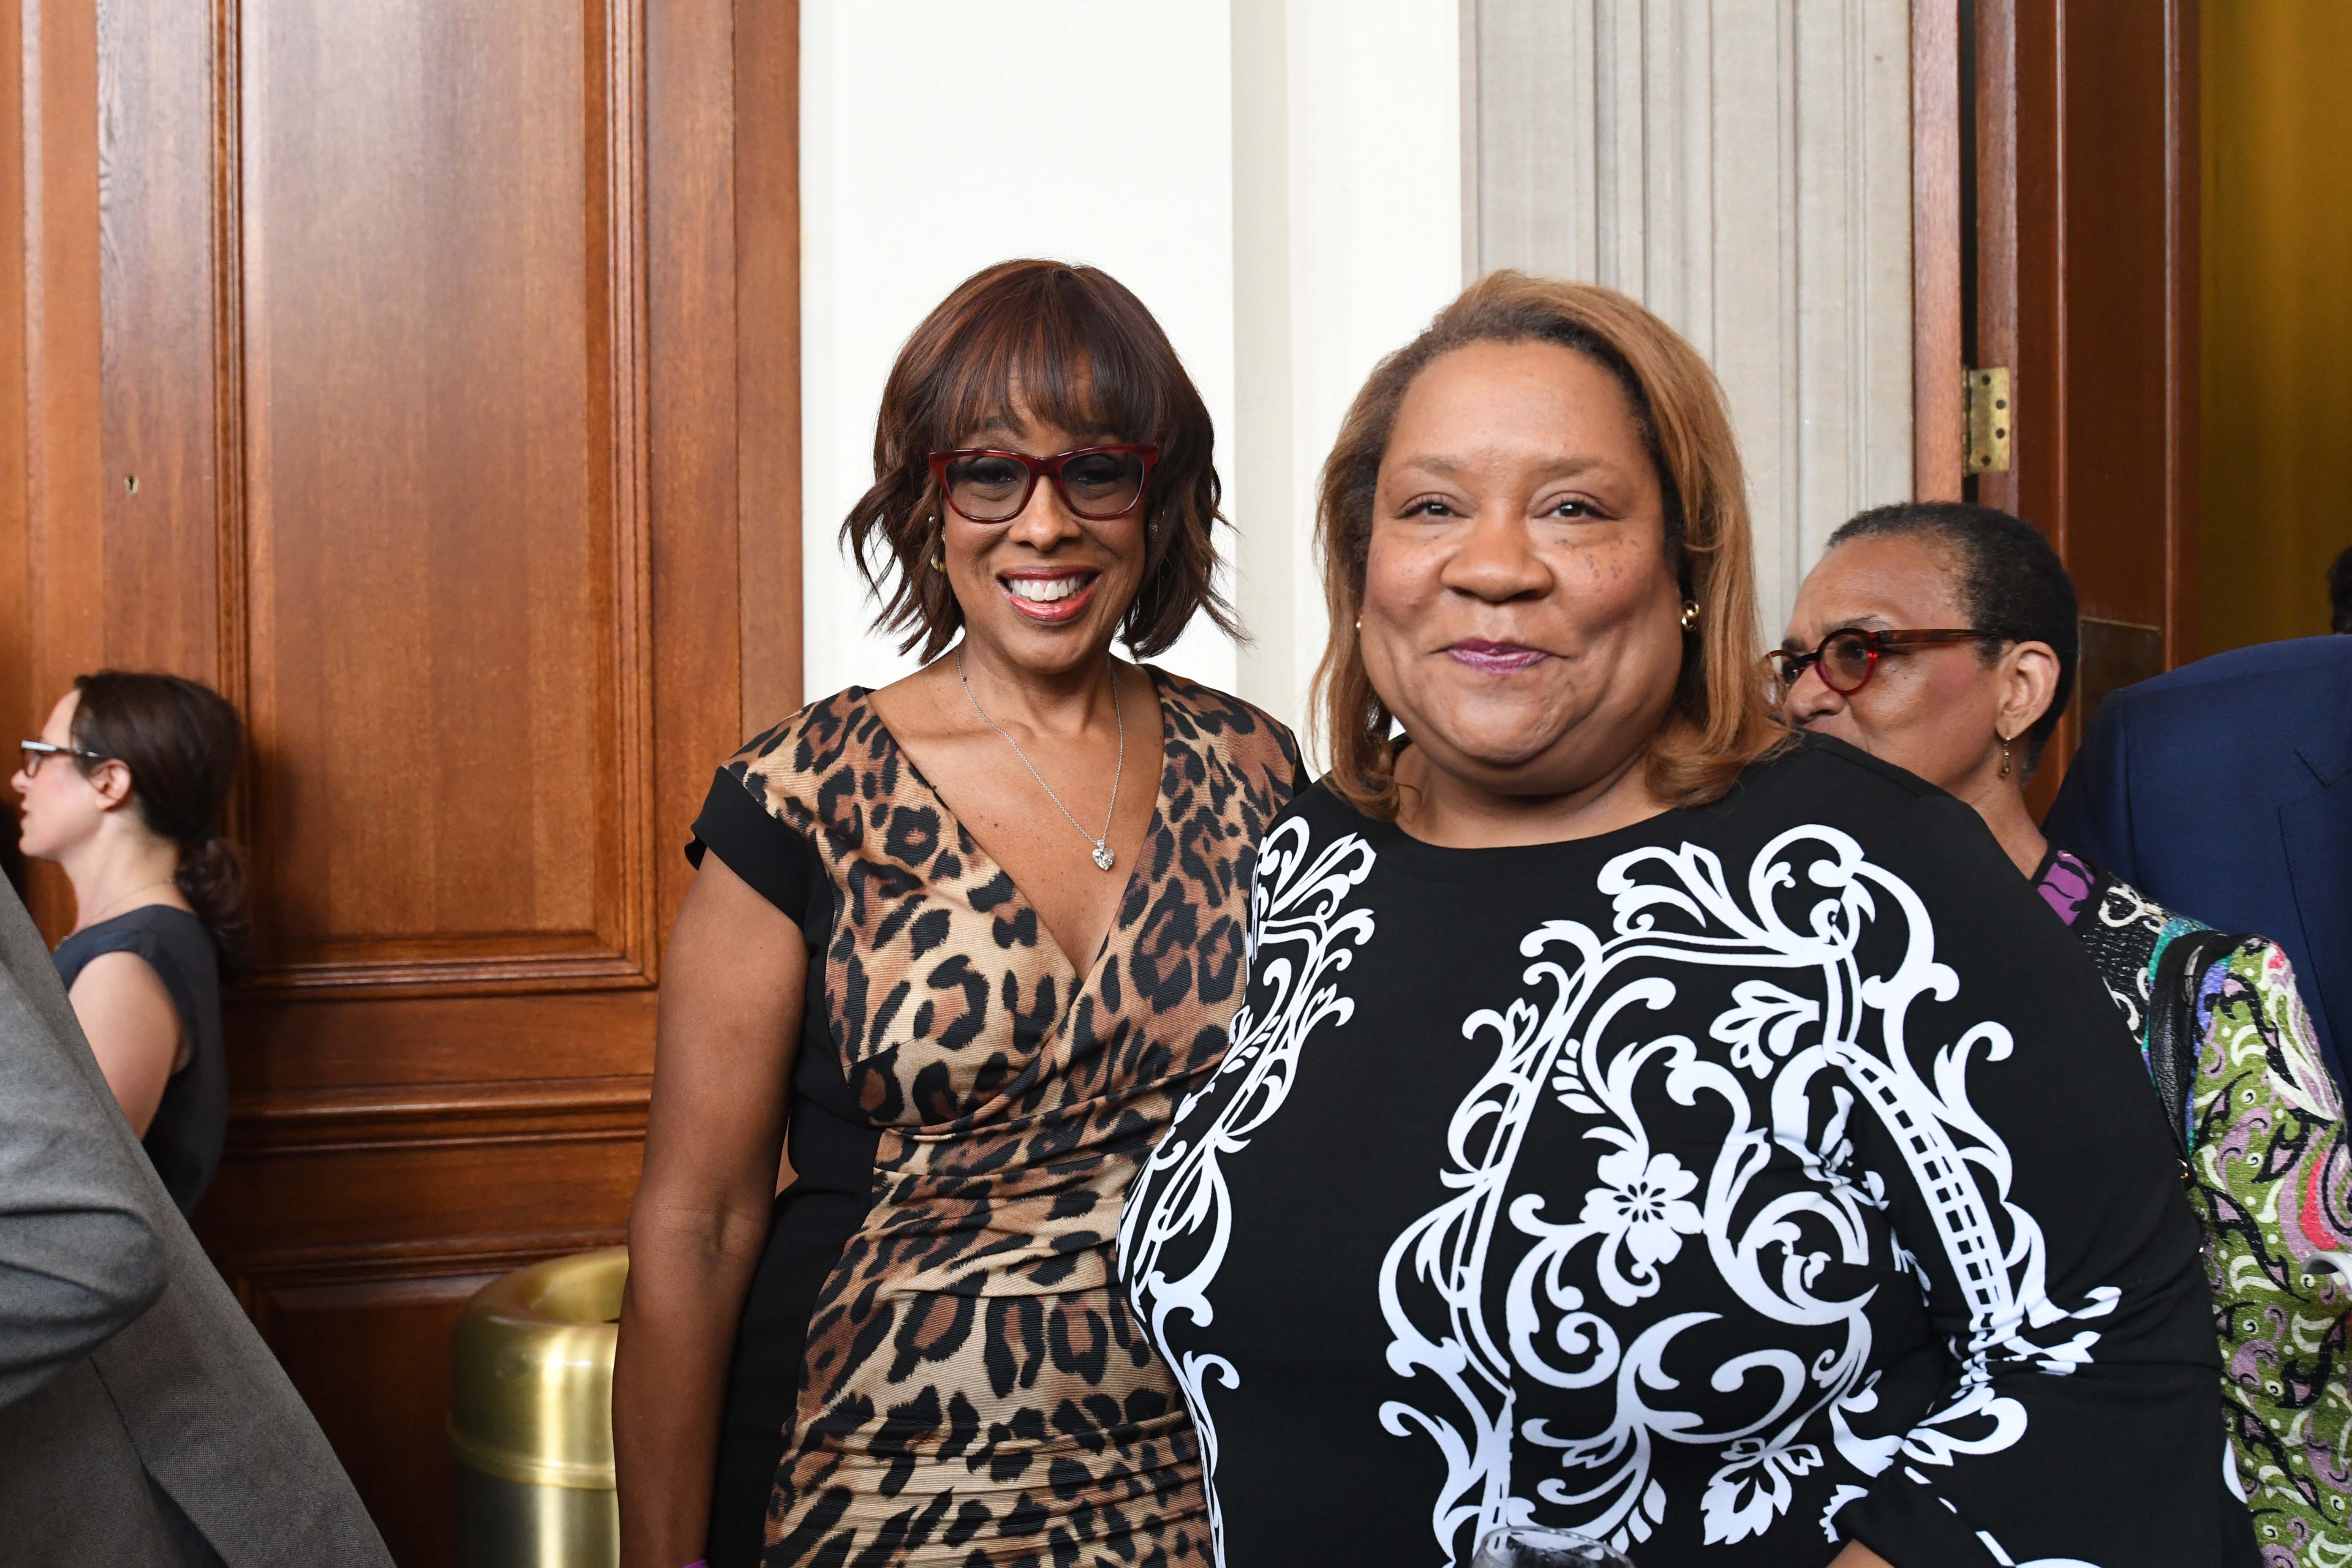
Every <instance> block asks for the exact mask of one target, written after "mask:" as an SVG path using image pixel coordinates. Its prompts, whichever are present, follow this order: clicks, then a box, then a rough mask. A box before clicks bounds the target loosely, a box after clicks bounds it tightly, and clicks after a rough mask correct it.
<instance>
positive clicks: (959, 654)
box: [956, 643, 1127, 871]
mask: <svg viewBox="0 0 2352 1568" xmlns="http://www.w3.org/2000/svg"><path fill="white" fill-rule="evenodd" d="M1104 657H1105V658H1108V657H1109V656H1108V655H1105V656H1104ZM956 679H958V680H961V681H962V682H963V694H964V699H965V700H967V701H969V702H970V703H971V710H972V711H973V712H975V713H977V714H979V715H980V721H981V722H982V723H983V724H985V725H987V726H988V727H989V728H990V729H992V730H993V731H996V732H997V733H998V734H999V735H1003V736H1004V743H1005V744H1006V745H1008V746H1010V747H1012V748H1013V755H1014V756H1016V757H1018V758H1020V759H1021V765H1022V766H1023V767H1024V768H1027V769H1028V770H1029V776H1030V777H1031V778H1033V779H1035V780H1036V781H1037V787H1038V788H1039V789H1042V790H1044V791H1045V798H1046V799H1047V800H1050V801H1052V802H1053V803H1054V809H1055V810H1056V811H1058V812H1060V813H1061V814H1062V815H1063V816H1069V817H1070V826H1073V827H1075V828H1076V829H1077V830H1078V837H1081V838H1084V839H1085V840H1086V841H1087V843H1089V844H1091V845H1093V846H1094V847H1095V855H1094V859H1095V864H1096V865H1097V866H1099V867H1100V868H1103V869H1104V870H1106V871H1108V870H1109V869H1110V868H1111V863H1112V862H1113V861H1115V860H1117V859H1118V856H1116V855H1114V854H1112V853H1111V852H1110V825H1111V822H1112V820H1113V819H1114V818H1116V817H1117V816H1118V781H1119V780H1120V779H1122V778H1124V777H1125V776H1126V774H1127V716H1126V715H1125V714H1124V713H1121V712H1120V711H1119V706H1118V667H1117V666H1116V665H1114V666H1112V667H1111V668H1110V711H1111V719H1112V721H1113V722H1115V723H1116V724H1118V769H1117V770H1116V771H1115V772H1113V773H1112V774H1111V775H1110V810H1108V811H1107V812H1105V813H1104V814H1103V830H1102V836H1101V837H1096V836H1095V835H1094V834H1091V833H1088V832H1087V825H1086V824H1085V823H1083V822H1080V821H1079V820H1078V819H1077V818H1076V817H1075V816H1070V808H1069V807H1068V806H1066V805H1063V804H1062V797H1061V796H1060V795H1055V793H1054V786H1053V785H1052V784H1047V783H1046V782H1045V774H1043V773H1039V772H1038V771H1037V764H1036V763H1033V762H1031V761H1030V760H1029V753H1028V752H1024V751H1023V750H1022V749H1021V742H1018V741H1016V740H1014V739H1013V737H1012V736H1010V735H1005V734H1004V726H1003V725H1002V724H1000V723H998V722H997V721H995V720H993V719H992V718H990V717H989V716H988V710H987V709H985V708H982V706H981V705H980V699H979V698H977V697H975V696H973V695H972V690H971V678H970V677H968V676H966V675H965V674H964V672H963V645H962V644H961V643H959V644H957V645H956Z"/></svg>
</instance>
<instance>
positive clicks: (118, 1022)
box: [66, 952, 184, 1138]
mask: <svg viewBox="0 0 2352 1568" xmlns="http://www.w3.org/2000/svg"><path fill="white" fill-rule="evenodd" d="M66 997H67V999H68V1001H70V1002H71V1003H72V1004H73V1010H74V1016H75V1017H76V1018H77V1019H79V1021H80V1023H81V1032H82V1033H83V1034H84V1035H86V1036H88V1037H89V1051H90V1055H92V1056H94V1057H96V1058H98V1070H99V1071H100V1072H102V1073H104V1074H105V1075H106V1087H107V1088H109V1089H112V1090H113V1091H114V1102H115V1103H116V1104H117V1105H120V1106H121V1107H122V1114H123V1116H124V1117H125V1118H127V1119H128V1120H129V1121H130V1122H131V1131H133V1132H135V1133H137V1134H138V1135H139V1136H140V1137H142V1138H144V1137H145V1136H147V1127H148V1124H149V1123H150V1122H152V1121H154V1120H155V1108H156V1107H157V1106H159V1105H161V1104H162V1103H163V1086H164V1085H165V1084H167V1083H169V1082H171V1080H172V1069H173V1067H175V1066H177V1065H178V1063H179V1059H180V1046H181V1044H182V1040H181V1036H182V1034H183V1033H184V1029H183V1026H182V1025H181V1022H180V1010H179V1009H178V1008H177V1007H174V1006H173V1005H172V994H171V993H170V992H169V991H166V990H164V989H163V977H162V976H161V975H159V974H157V973H155V970H154V967H153V966H152V964H150V963H148V962H147V961H146V960H145V959H143V958H142V957H140V956H139V955H138V954H137V953H135V952H101V953H100V954H99V955H98V956H97V957H96V958H93V959H91V960H90V961H89V963H86V964H84V965H83V966H82V971H81V973H79V974H78V975H76V976H75V977H74V983H73V989H72V990H70V991H68V992H67V993H66Z"/></svg>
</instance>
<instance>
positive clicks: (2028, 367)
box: [1964, 0, 2198, 808]
mask: <svg viewBox="0 0 2352 1568" xmlns="http://www.w3.org/2000/svg"><path fill="white" fill-rule="evenodd" d="M1964 3H1969V4H1971V5H1972V21H1973V24H1974V26H1973V46H1974V61H1973V86H1974V89H1975V90H1974V110H1975V116H1976V125H1975V127H1974V132H1975V135H1974V151H1975V162H1976V169H1975V183H1976V189H1975V210H1974V217H1975V235H1974V243H1975V263H1976V265H1975V269H1974V277H1973V282H1974V299H1973V301H1972V306H1973V309H1972V312H1971V314H1972V320H1971V321H1969V327H1970V329H1971V331H1972V333H1973V340H1974V341H1973V345H1972V349H1971V363H1976V364H1988V365H1990V364H2000V365H2008V366H2010V367H2011V373H2012V378H2011V397H2012V399H2013V401H2014V404H2015V407H2014V410H2013V414H2014V418H2013V432H2012V436H2011V458H2012V467H2011V469H2010V470H2009V471H2008V472H2006V473H2000V472H1991V473H1984V474H1979V475H1977V476H1975V477H1974V478H1972V479H1970V480H1969V483H1970V485H1971V486H1972V487H1973V490H1974V493H1975V495H1976V497H1977V498H1979V499H1980V500H1983V501H1985V502H1986V503H1987V504H1988V505H1991V506H1998V507H2000V508H2003V509H2004V510H2010V511H2013V512H2016V513H2018V514H2019V515H2020V516H2021V517H2023V518H2024V519H2025V520H2026V521H2029V522H2032V523H2033V524H2034V525H2035V526H2036V527H2038V528H2040V529H2041V530H2042V531H2043V532H2045V533H2047V534H2048V535H2049V536H2050V538H2051V541H2052V542H2053V544H2055V545H2056V547H2057V549H2058V552H2059V553H2060V555H2061V556H2062V557H2063V558H2064V560H2065V562H2066V565H2067V569H2068V571H2069V572H2070V573H2072V574H2073V575H2074V584H2075V588H2076V590H2077V592H2078V594H2079V595H2080V597H2081V601H2082V612H2083V616H2084V620H2083V637H2084V656H2083V660H2082V668H2081V671H2080V679H2079V681H2078V685H2077V690H2076V700H2075V702H2074V706H2073V708H2072V710H2070V712H2069V713H2068V715H2067V717H2066V718H2065V720H2064V721H2063V723H2062V725H2061V727H2060V730H2059V732H2058V736H2057V738H2056V742H2055V743H2054V744H2053V746H2052V747H2051V749H2050V752H2049V753H2048V755H2047V758H2046V760H2045V763H2044V765H2043V766H2042V769H2041V771H2040V773H2038V774H2037V775H2036V776H2035V778H2034V781H2033V787H2032V791H2031V792H2030V795H2029V798H2030V800H2031V801H2032V803H2033V804H2034V805H2036V807H2037V808H2039V807H2040V806H2042V805H2047V803H2048V802H2049V800H2050V799H2051V798H2052V796H2053V795H2054V794H2055V793H2056V789H2057V785H2058V783H2059V780H2060V778H2061V777H2062V776H2063V773H2064V771H2065V764H2066V760H2067V758H2068V756H2069V755H2070V754H2071V753H2072V752H2073V750H2074V746H2075V744H2076V743H2077V742H2078V741H2079V740H2080V738H2081V734H2082V727H2083V725H2084V723H2086V722H2087V721H2089V719H2090V717H2091V715H2092V714H2093V713H2094V712H2095V710H2096V709H2097V707H2098V704H2099V702H2100V700H2102V699H2103V698H2104V697H2105V694H2106V693H2107V691H2109V690H2111V689H2114V688H2115V687H2116V685H2119V684H2126V683H2128V682H2129V681H2131V680H2136V679H2145V678H2146V677H2147V676H2149V675H2153V674H2155V673H2157V672H2158V670H2159V669H2161V668H2167V667H2168V666H2171V665H2174V664H2179V663H2180V662H2182V661H2184V660H2186V659H2188V658H2194V657H2195V648H2196V626H2195V584H2194V572H2193V557H2192V555H2191V551H2192V549H2193V546H2194V542H2195V539H2196V529H2197V489H2198V479H2197V401H2198V398H2197V388H2198V373H2197V340H2198V332H2197V289H2198V263H2197V169H2198V158H2197V134H2198V132H2197V92H2196V85H2195V84H2196V80H2197V69H2196V59H2197V18H2198V7H2197V6H2196V5H2195V4H2193V3H2192V0H1964Z"/></svg>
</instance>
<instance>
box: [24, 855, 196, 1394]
mask: <svg viewBox="0 0 2352 1568" xmlns="http://www.w3.org/2000/svg"><path fill="white" fill-rule="evenodd" d="M144 1157H145V1156H144V1155H143V1154H142V1152H141V1151H140V1148H139V1144H138V1141H137V1140H136V1139H134V1138H133V1137H132V1136H131V1124H130V1123H129V1122H127V1121H124V1120H123V1118H122V1112H121V1109H120V1108H118V1107H117V1106H116V1104H115V1102H114V1096H113V1094H112V1092H111V1091H110V1090H109V1089H108V1088H107V1086H106V1079H105V1077H104V1075H102V1074H101V1073H100V1071H99V1069H98V1062H97V1060H96V1058H93V1057H92V1056H91V1055H90V1052H89V1044H88V1042H86V1041H85V1040H84V1039H83V1038H82V1035H81V1027H80V1026H79V1025H78V1024H77V1023H75V1021H74V1016H73V1008H72V1006H71V1005H69V1004H68V1002H67V1001H66V994H65V988H64V987H63V986H61V985H60V984H58V976H57V971H56V969H55V968H54V967H53V966H52V965H51V963H50V962H49V954H48V949H47V947H46V946H44V945H43V943H42V942H41V937H40V932H39V931H36V930H35V929H34V927H33V922H32V920H31V918H30V917H28V916H27V915H26V913H25V907H24V905H23V904H21V903H19V902H18V901H17V900H16V895H15V894H14V893H13V892H10V891H8V890H7V889H5V888H0V1407H5V1406H6V1405H12V1404H14V1403H15V1402H16V1401H17V1400H19V1399H22V1398H23V1397H24V1396H25V1395H26V1394H30V1393H32V1392H33V1391H34V1390H35V1389H37V1388H38V1387H40V1386H41V1385H42V1384H44V1383H46V1382H47V1381H48V1380H49V1379H50V1378H51V1377H54V1376H55V1375H57V1374H58V1373H60V1372H62V1371H64V1370H65V1369H66V1368H67V1367H68V1366H70V1365H72V1364H73V1363H76V1362H78V1361H79V1360H81V1359H82V1358H83V1357H84V1356H87V1355H89V1353H90V1352H92V1351H93V1350H95V1349H97V1348H98V1347H99V1346H100V1344H103V1343H104V1342H106V1341H107V1340H108V1339H110V1338H111V1337H112V1336H113V1335H114V1334H116V1333H118V1332H119V1331H121V1330H122V1329H123V1328H125V1327H126V1326H128V1325H129V1324H130V1323H131V1321H133V1320H135V1319H136V1318H137V1317H138V1316H139V1315H140V1314H141V1313H142V1312H144V1311H145V1310H147V1309H148V1308H149V1307H150V1306H152V1305H153V1304H154V1302H155V1300H156V1298H157V1297H159V1296H161V1295H162V1294H163V1284H164V1262H163V1248H162V1245H161V1243H160V1242H159V1241H158V1239H157V1237H156V1235H155V1231H154V1228H153V1226H152V1225H150V1223H149V1221H148V1218H147V1215H146V1212H145V1204H144V1201H143V1199H144V1198H145V1196H146V1188H147V1184H148V1178H147V1174H146V1173H145V1172H143V1171H142V1170H141V1169H140V1164H139V1163H140V1162H141V1161H142V1160H143V1159H144Z"/></svg>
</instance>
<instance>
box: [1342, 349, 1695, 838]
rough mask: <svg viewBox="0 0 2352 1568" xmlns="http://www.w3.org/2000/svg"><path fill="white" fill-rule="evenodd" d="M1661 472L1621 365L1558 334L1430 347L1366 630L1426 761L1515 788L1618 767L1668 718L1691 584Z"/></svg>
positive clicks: (1399, 438)
mask: <svg viewBox="0 0 2352 1568" xmlns="http://www.w3.org/2000/svg"><path fill="white" fill-rule="evenodd" d="M1665 539H1666V522H1665V507H1664V490H1663V487H1662V485H1661V482H1660V479H1659V475H1658V472H1657V469H1656V468H1655V466H1654V464H1653V463H1652V461H1651V459H1650V456H1649V453H1648V451H1647V450H1646V448H1645V447H1644V446H1643V440H1642V436H1641V432H1640V429H1639V427H1638V426H1636V424H1635V420H1634V413H1633V405H1632V403H1631V402H1630V400H1629V399H1628V398H1627V396H1626V394H1625V391H1624V389H1623V387H1622V385H1620V384H1619V383H1618V380H1617V378H1616V376H1615V375H1613V374H1611V373H1610V372H1609V371H1608V370H1607V369H1605V368H1603V367H1602V366H1601V365H1600V364H1598V363H1594V362H1593V361H1592V360H1591V359H1589V358H1587V357H1586V356H1584V355H1583V354H1580V353H1575V352H1574V351H1572V350H1570V349H1565V348H1561V347H1559V345H1557V344H1554V343H1548V342H1508V343H1504V342H1481V343H1474V344H1471V345H1470V346H1468V347H1465V348H1461V349H1456V350H1454V351H1453V352H1451V353H1446V354H1444V355H1442V356H1440V357H1439V358H1437V359H1435V360H1433V361H1432V362H1431V363H1430V364H1429V365H1428V367H1427V368H1425V369H1424V370H1423V371H1422V373H1421V374H1419V375H1418V376H1417V377H1415V378H1414V380H1413V382H1412V385H1411V387H1409V388H1408V389H1407V391H1406V393H1405V395H1404V398H1403V401H1402V404H1401V405H1399V407H1398V410H1397V416H1396V420H1395V423H1394V425H1393V426H1391V430H1390V435H1389V441H1388V446H1387V448H1386V450H1385V451H1384V453H1383V454H1382V456H1381V467H1380V477H1379V480H1378V485H1377V489H1376V490H1375V493H1374V497H1373V502H1372V526H1371V534H1370V549H1369V553H1368V559H1367V562H1366V566H1365V574H1364V595H1363V627H1362V631H1361V634H1360V636H1361V639H1362V646H1363V658H1364V668H1365V673H1366V675H1367V676H1368V678H1369V679H1370V681H1371V685H1372V689H1374V690H1375V691H1376V692H1378V693H1379V695H1380V698H1381V701H1382V702H1383V703H1384V704H1386V706H1387V708H1388V710H1389V711H1390V712H1391V713H1393V714H1395V715H1396V716H1397V718H1398V719H1399V720H1401V721H1402V722H1403V724H1404V727H1405V731H1406V732H1407V733H1408V734H1409V735H1410V736H1411V737H1412V742H1413V745H1414V747H1415V749H1417V750H1418V751H1420V752H1422V753H1423V757H1424V759H1425V760H1426V763H1427V765H1429V766H1431V767H1433V768H1435V769H1437V770H1439V771H1441V772H1443V773H1447V774H1450V775H1453V776H1454V778H1456V779H1459V780H1460V781H1462V782H1464V783H1465V784H1471V785H1473V786H1475V787H1477V788H1480V789H1484V790H1487V791H1491V792H1494V793H1496V794H1501V795H1528V796H1551V795H1567V794H1570V793H1571V792H1574V791H1577V790H1580V789H1585V788H1588V787H1590V786H1591V785H1593V784H1599V783H1601V781H1603V780H1606V779H1609V778H1611V777H1612V776H1614V775H1616V774H1618V773H1622V771H1623V770H1624V769H1625V768H1626V766H1627V765H1628V763H1631V762H1632V761H1633V759H1635V758H1637V757H1639V756H1641V755H1642V754H1643V753H1644V752H1646V751H1647V749H1648V747H1649V744H1650V742H1651V740H1652V738H1653V737H1654V736H1655V735H1656V733H1657V731H1658V729H1659V727H1660V726H1661V725H1662V724H1663V723H1664V721H1665V717H1666V714H1667V711H1668V709H1669V707H1670V705H1671V703H1672V700H1673V698H1674V691H1675V681H1676V679H1677V678H1678V676H1679V675H1680V673H1681V669H1682V659H1683V633H1682V629H1681V625H1680V620H1679V616H1680V609H1681V597H1682V596H1681V594H1680V593H1679V592H1678V590H1677V587H1676V583H1675V568H1674V566H1673V564H1672V563H1670V562H1669V561H1668V559H1667V556H1666V549H1665Z"/></svg>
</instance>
